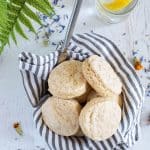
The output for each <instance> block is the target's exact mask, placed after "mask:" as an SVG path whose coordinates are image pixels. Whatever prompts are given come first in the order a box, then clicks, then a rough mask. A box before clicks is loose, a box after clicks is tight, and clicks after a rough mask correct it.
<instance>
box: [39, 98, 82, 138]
mask: <svg viewBox="0 0 150 150" xmlns="http://www.w3.org/2000/svg"><path fill="white" fill-rule="evenodd" d="M41 110H42V117H43V120H44V122H45V124H46V125H47V126H48V127H49V128H50V129H51V130H52V131H54V132H55V133H57V134H59V135H63V136H71V135H74V134H76V133H77V132H78V131H79V114H80V111H81V106H80V104H79V103H78V102H77V101H76V100H62V99H59V98H56V97H50V98H49V99H48V100H47V101H46V102H45V103H44V104H43V105H42V108H41Z"/></svg>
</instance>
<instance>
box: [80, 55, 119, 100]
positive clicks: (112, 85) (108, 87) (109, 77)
mask: <svg viewBox="0 0 150 150" xmlns="http://www.w3.org/2000/svg"><path fill="white" fill-rule="evenodd" d="M82 72H83V75H84V77H85V78H86V80H87V81H88V83H89V84H90V85H91V87H92V88H93V89H94V90H95V91H96V92H97V93H98V94H99V95H100V96H104V97H105V96H112V95H119V94H120V93H121V90H122V83H121V81H120V78H119V77H118V76H117V74H116V73H115V71H114V70H113V69H112V67H111V66H110V65H109V63H107V61H105V60H104V59H103V58H102V57H99V56H97V55H92V56H90V57H89V58H88V59H86V60H85V61H84V62H83V64H82Z"/></svg>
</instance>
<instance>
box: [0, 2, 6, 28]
mask: <svg viewBox="0 0 150 150" xmlns="http://www.w3.org/2000/svg"><path fill="white" fill-rule="evenodd" d="M6 19H7V2H6V0H0V26H1V27H3V26H4V25H5V23H6Z"/></svg>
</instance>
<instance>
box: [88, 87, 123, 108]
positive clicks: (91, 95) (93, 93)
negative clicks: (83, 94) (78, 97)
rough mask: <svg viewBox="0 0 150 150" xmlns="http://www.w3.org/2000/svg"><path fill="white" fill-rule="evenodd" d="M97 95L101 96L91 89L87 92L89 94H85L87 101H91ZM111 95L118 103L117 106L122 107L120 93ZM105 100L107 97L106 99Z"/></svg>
mask: <svg viewBox="0 0 150 150" xmlns="http://www.w3.org/2000/svg"><path fill="white" fill-rule="evenodd" d="M97 97H101V96H99V95H98V94H97V93H96V92H95V91H94V90H92V91H91V92H90V93H89V95H88V96H87V102H89V101H91V100H92V99H94V98H97ZM111 97H112V100H115V101H116V102H117V103H118V104H119V106H120V107H121V108H122V106H123V98H122V95H121V94H120V95H113V96H111ZM111 97H110V99H111ZM106 100H107V99H106Z"/></svg>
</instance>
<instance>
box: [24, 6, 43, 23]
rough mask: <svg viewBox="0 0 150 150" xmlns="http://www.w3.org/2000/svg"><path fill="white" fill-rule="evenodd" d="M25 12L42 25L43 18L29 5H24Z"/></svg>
mask: <svg viewBox="0 0 150 150" xmlns="http://www.w3.org/2000/svg"><path fill="white" fill-rule="evenodd" d="M22 11H23V13H24V14H25V15H27V16H28V17H29V18H30V19H32V20H34V21H35V22H37V23H38V24H40V25H42V23H41V20H40V19H39V17H38V16H37V15H36V14H35V13H34V12H33V11H32V10H31V9H30V8H29V7H28V6H27V5H24V8H23V10H22Z"/></svg>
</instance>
